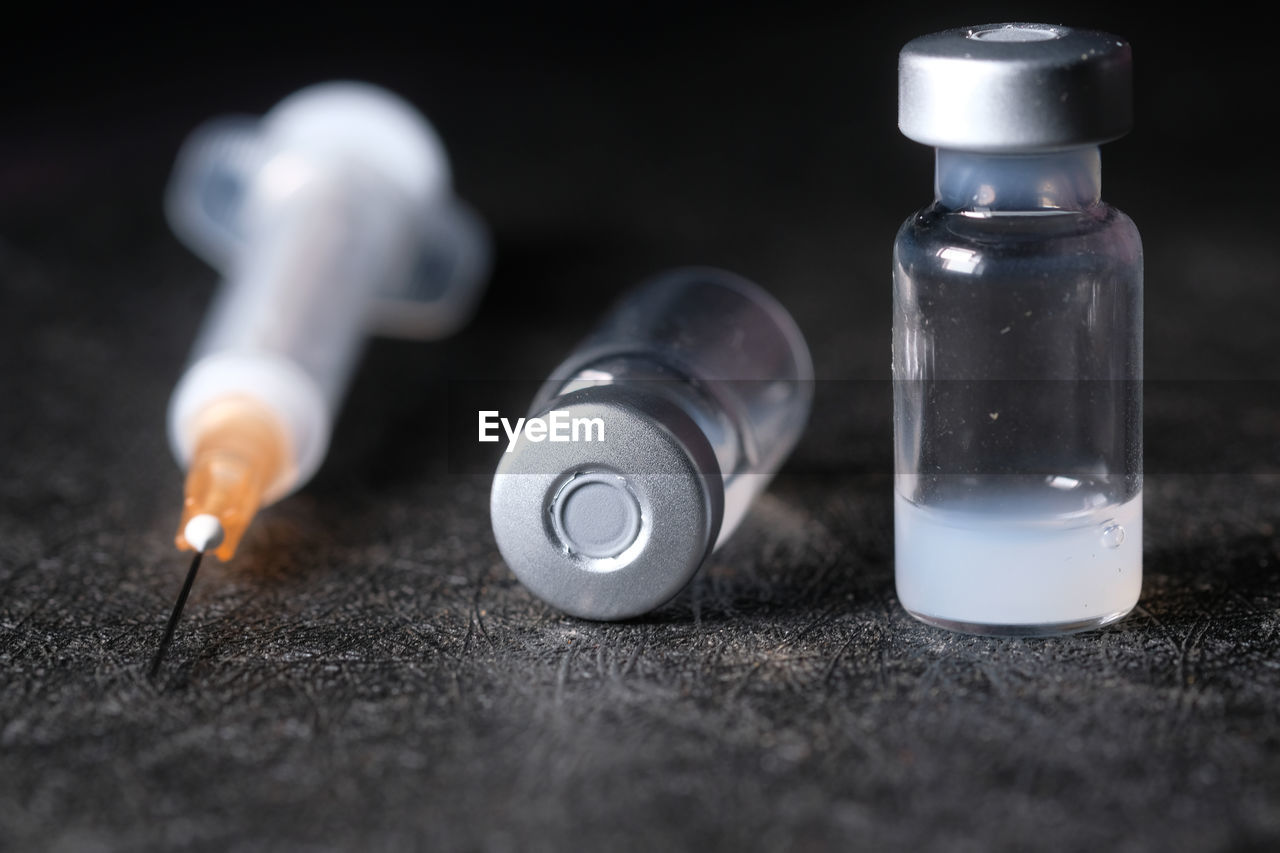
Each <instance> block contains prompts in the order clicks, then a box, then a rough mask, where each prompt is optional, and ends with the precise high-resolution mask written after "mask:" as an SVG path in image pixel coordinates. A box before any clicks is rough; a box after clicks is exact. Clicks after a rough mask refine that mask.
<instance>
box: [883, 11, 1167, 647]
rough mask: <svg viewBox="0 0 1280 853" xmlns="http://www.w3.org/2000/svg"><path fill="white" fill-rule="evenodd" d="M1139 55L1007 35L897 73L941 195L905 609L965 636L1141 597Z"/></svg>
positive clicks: (904, 477) (905, 111)
mask: <svg viewBox="0 0 1280 853" xmlns="http://www.w3.org/2000/svg"><path fill="white" fill-rule="evenodd" d="M1130 67H1131V66H1130V49H1129V45H1128V44H1127V43H1126V42H1125V41H1124V40H1123V39H1120V38H1117V37H1115V36H1112V35H1108V34H1106V33H1100V32H1091V31H1086V30H1077V29H1072V28H1069V27H1062V26H1047V25H1041V24H993V25H987V26H980V27H967V28H962V29H956V30H949V31H946V32H942V33H936V34H933V35H928V36H923V37H921V38H918V39H915V40H914V41H912V42H910V43H908V44H907V45H906V47H904V48H903V50H902V53H901V56H900V61H899V126H900V128H901V130H902V132H903V133H904V134H905V135H906V136H908V137H910V138H911V139H913V140H915V141H917V142H922V143H924V144H926V145H931V146H933V147H935V148H937V149H938V150H937V171H936V176H935V200H934V203H933V204H931V205H930V206H928V207H926V208H924V209H923V210H921V211H919V212H918V213H916V214H915V215H913V216H912V217H911V218H910V219H908V220H907V222H906V223H905V224H904V225H903V226H902V228H901V230H900V231H899V232H898V238H897V241H896V243H895V245H894V320H893V374H894V441H895V469H896V476H895V492H896V494H895V506H894V510H895V512H894V516H895V539H896V575H897V588H898V598H899V600H901V602H902V605H903V607H905V608H906V609H907V611H908V612H910V613H911V614H912V615H913V616H915V617H916V618H918V619H920V620H922V621H924V622H927V623H929V624H932V625H938V626H941V627H944V628H950V629H952V630H958V631H965V632H970V633H978V634H994V635H1022V636H1029V635H1048V634H1061V633H1068V632H1073V631H1081V630H1087V629H1090V628H1096V627H1098V626H1101V625H1105V624H1107V623H1110V622H1113V621H1115V620H1117V619H1120V618H1122V617H1123V616H1124V615H1125V614H1126V613H1128V612H1129V611H1130V610H1131V609H1132V608H1133V606H1134V605H1135V604H1136V603H1137V601H1138V595H1139V592H1140V590H1141V585H1142V392H1141V380H1142V247H1141V242H1140V239H1139V237H1138V231H1137V229H1136V228H1135V227H1134V225H1133V222H1132V221H1131V220H1130V219H1129V218H1128V217H1127V216H1125V215H1124V214H1123V213H1121V212H1120V211H1118V210H1116V209H1115V208H1113V207H1110V206H1109V205H1107V204H1105V203H1104V202H1102V201H1101V200H1100V186H1101V178H1100V167H1099V156H1098V144H1099V143H1101V142H1105V141H1107V140H1110V139H1114V138H1116V137H1118V136H1121V135H1123V134H1124V133H1125V132H1126V131H1127V130H1128V129H1129V126H1130V123H1131V113H1132V108H1131V71H1130Z"/></svg>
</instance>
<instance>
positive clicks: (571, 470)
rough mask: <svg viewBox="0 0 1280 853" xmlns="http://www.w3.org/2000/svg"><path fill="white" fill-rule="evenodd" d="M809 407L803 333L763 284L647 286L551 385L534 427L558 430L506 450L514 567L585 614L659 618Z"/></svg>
mask: <svg viewBox="0 0 1280 853" xmlns="http://www.w3.org/2000/svg"><path fill="white" fill-rule="evenodd" d="M812 397H813V366H812V363H811V362H810V359H809V350H808V348H807V347H806V345H805V342H804V338H803V336H802V335H801V334H800V330H799V329H798V328H797V327H796V324H795V322H794V321H793V320H792V319H791V316H790V315H789V314H788V313H787V312H786V310H785V309H784V308H783V307H782V306H781V305H780V304H778V302H777V301H776V300H775V299H774V298H773V297H772V296H770V295H769V294H768V293H766V292H765V291H764V290H762V289H761V288H759V287H758V286H756V285H754V284H752V283H751V282H749V281H747V280H746V279H743V278H739V277H738V276H736V275H733V274H731V273H727V272H724V271H721V270H716V269H682V270H676V271H674V272H670V273H667V274H665V275H663V276H659V277H658V278H656V279H653V280H651V281H649V282H647V283H645V284H643V285H641V286H640V287H638V288H636V289H635V290H633V291H632V292H631V293H629V294H628V295H627V296H626V297H624V298H623V300H622V301H621V302H620V303H619V304H618V305H617V306H616V307H615V308H614V309H613V310H612V311H611V312H610V313H609V314H608V315H607V316H606V317H605V318H604V320H603V321H602V322H601V324H600V325H599V326H598V327H597V328H596V330H595V331H594V332H593V333H592V334H591V335H590V336H588V338H587V339H586V340H585V341H583V342H582V343H581V344H580V345H579V346H578V347H577V349H575V350H574V351H573V353H572V354H571V355H570V356H569V357H568V359H567V360H566V361H565V362H564V363H562V364H561V365H560V367H559V368H557V369H556V370H555V371H554V372H553V373H552V376H551V378H550V379H549V380H547V382H546V383H545V384H544V385H543V387H542V389H541V391H540V392H539V393H538V395H537V397H536V398H535V400H534V401H533V405H532V407H531V409H530V418H529V421H530V422H532V421H533V420H534V419H541V422H542V423H543V424H544V425H545V427H539V428H538V430H537V431H534V430H533V429H532V428H529V427H527V428H526V430H525V433H524V434H523V435H521V436H520V437H519V438H518V439H517V440H516V441H515V443H514V444H513V445H512V446H511V447H510V448H509V450H508V452H506V453H504V454H503V456H502V461H501V463H500V464H499V466H498V471H497V474H496V475H495V476H494V480H493V491H492V493H491V498H490V514H491V517H492V520H493V531H494V537H495V538H496V539H497V542H498V548H499V550H501V552H502V556H503V558H504V559H505V560H506V562H507V565H509V566H510V567H511V570H512V571H513V572H514V573H515V574H516V576H517V577H518V578H519V579H520V581H521V582H522V583H523V584H524V585H525V586H526V587H528V588H529V589H530V590H531V591H532V592H533V593H534V594H535V595H537V596H538V597H539V598H541V599H542V600H544V601H546V602H547V603H549V604H552V605H554V606H555V607H558V608H559V609H561V610H563V611H565V612H567V613H570V614H572V615H574V616H580V617H583V618H586V619H602V620H603V619H626V618H629V617H632V616H638V615H640V614H642V613H646V612H648V611H649V610H652V609H653V608H655V607H657V606H659V605H661V604H663V603H665V602H666V601H667V600H668V599H670V598H671V597H672V596H674V595H675V594H676V593H678V592H679V591H680V590H681V589H682V588H683V587H684V586H685V585H686V584H687V583H688V582H689V580H690V579H691V578H692V577H693V576H694V574H695V573H696V572H697V570H698V567H699V566H701V565H702V562H703V560H704V559H706V557H707V555H708V554H710V553H711V552H712V551H713V550H714V549H715V547H716V546H718V545H719V544H720V543H722V542H724V541H725V540H726V539H727V538H728V537H729V535H730V534H731V533H732V532H733V531H734V529H735V528H736V527H737V526H738V523H739V522H740V521H741V520H742V518H743V516H744V515H745V514H746V511H747V508H748V507H749V506H750V504H751V501H752V499H753V498H754V497H755V496H756V494H758V493H759V492H760V490H761V489H763V488H764V486H765V485H766V484H767V483H768V481H769V479H770V477H772V476H773V474H774V472H775V471H777V469H778V467H779V466H780V465H781V464H782V462H783V461H784V460H785V459H786V458H787V454H788V453H790V452H791V448H792V447H794V446H795V443H796V441H797V439H799V437H800V433H801V431H802V430H803V428H804V424H805V422H806V420H807V419H808V416H809V405H810V401H811V400H812ZM557 431H558V432H559V435H560V439H559V440H558V441H557V440H556V439H555V435H556V433H557Z"/></svg>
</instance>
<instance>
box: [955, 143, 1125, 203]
mask: <svg viewBox="0 0 1280 853" xmlns="http://www.w3.org/2000/svg"><path fill="white" fill-rule="evenodd" d="M1101 193H1102V165H1101V158H1100V157H1099V154H1098V146H1096V145H1090V146H1084V147H1080V148H1068V149H1064V150H1061V151H1048V152H1039V153H1034V154H981V153H976V152H973V151H955V150H951V149H947V148H939V149H938V157H937V168H936V170H935V172H934V194H935V197H936V199H937V201H938V203H939V204H941V205H943V206H944V207H947V208H950V209H952V210H973V211H1038V210H1084V209H1086V208H1088V207H1091V206H1093V205H1095V204H1097V203H1098V201H1099V199H1100V198H1101Z"/></svg>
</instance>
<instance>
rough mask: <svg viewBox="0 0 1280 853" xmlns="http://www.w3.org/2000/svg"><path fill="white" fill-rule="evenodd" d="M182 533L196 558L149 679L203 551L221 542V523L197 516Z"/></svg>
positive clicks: (152, 675)
mask: <svg viewBox="0 0 1280 853" xmlns="http://www.w3.org/2000/svg"><path fill="white" fill-rule="evenodd" d="M183 533H184V535H185V536H186V537H187V541H188V542H189V543H191V546H192V547H193V548H195V549H196V556H195V558H194V559H193V560H192V561H191V568H189V569H187V579H186V580H185V581H183V583H182V591H181V592H179V593H178V600H177V602H175V603H174V605H173V613H171V614H170V615H169V624H168V625H166V626H165V629H164V636H163V637H162V638H161V639H160V648H158V649H156V655H155V657H153V658H152V659H151V669H150V671H149V672H148V673H147V676H148V677H149V678H155V677H156V673H157V672H159V671H160V663H161V661H163V660H164V653H165V651H166V650H167V649H168V648H169V641H170V640H172V639H173V631H174V629H175V628H177V627H178V620H179V619H181V618H182V608H183V607H185V606H186V604H187V595H188V594H190V592H191V584H192V583H194V582H195V579H196V572H198V571H199V570H200V559H201V558H202V557H203V556H204V552H205V551H207V550H208V549H210V548H216V547H217V546H218V543H220V542H221V541H222V533H223V531H222V523H221V522H220V521H218V519H217V518H215V517H214V516H212V515H197V516H195V517H194V518H192V519H191V520H190V521H188V522H187V526H186V529H185V530H184V531H183Z"/></svg>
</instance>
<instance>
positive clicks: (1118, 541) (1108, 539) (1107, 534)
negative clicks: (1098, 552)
mask: <svg viewBox="0 0 1280 853" xmlns="http://www.w3.org/2000/svg"><path fill="white" fill-rule="evenodd" d="M1102 544H1103V545H1104V546H1106V547H1108V548H1119V547H1120V546H1121V545H1123V544H1124V528H1123V527H1122V526H1120V525H1119V524H1109V525H1107V526H1106V527H1105V528H1103V531H1102Z"/></svg>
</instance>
